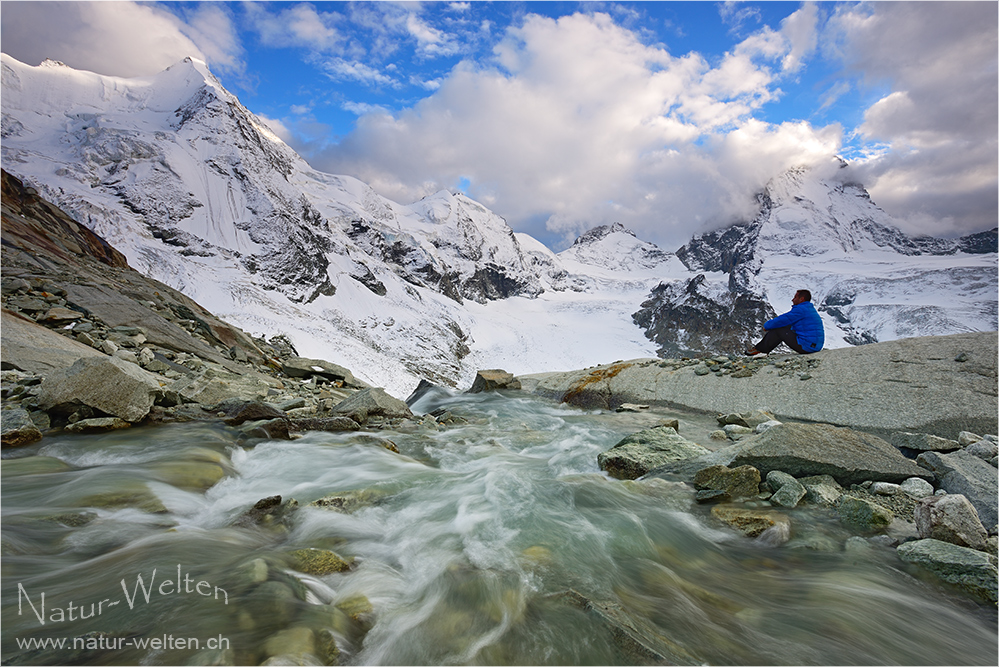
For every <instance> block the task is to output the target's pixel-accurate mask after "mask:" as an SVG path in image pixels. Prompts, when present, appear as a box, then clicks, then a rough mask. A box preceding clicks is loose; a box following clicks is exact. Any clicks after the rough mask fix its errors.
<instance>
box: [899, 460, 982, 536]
mask: <svg viewBox="0 0 999 667" xmlns="http://www.w3.org/2000/svg"><path fill="white" fill-rule="evenodd" d="M916 461H917V462H918V463H919V465H921V466H923V467H925V468H926V469H927V470H931V471H932V472H933V473H934V474H935V475H936V478H937V487H938V488H941V489H943V490H944V491H946V492H947V493H960V494H961V495H963V496H965V497H966V498H967V499H968V500H970V501H971V504H972V505H974V506H975V509H976V510H977V511H978V516H979V518H980V519H981V520H982V523H983V524H984V525H986V526H994V525H996V522H997V521H999V500H997V496H996V487H997V485H999V471H997V470H996V468H995V467H994V466H993V465H991V464H990V463H988V462H986V461H983V460H982V459H980V458H978V457H977V456H975V455H974V454H969V453H968V452H966V451H957V452H951V453H950V454H941V453H939V452H923V453H922V454H920V455H919V457H918V458H917V459H916Z"/></svg>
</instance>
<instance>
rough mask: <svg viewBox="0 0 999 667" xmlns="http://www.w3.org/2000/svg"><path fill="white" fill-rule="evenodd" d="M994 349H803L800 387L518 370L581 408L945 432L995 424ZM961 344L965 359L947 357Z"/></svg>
mask: <svg viewBox="0 0 999 667" xmlns="http://www.w3.org/2000/svg"><path fill="white" fill-rule="evenodd" d="M997 347H999V336H997V335H996V332H994V331H992V332H979V333H963V334H954V335H951V336H927V337H922V338H903V339H899V340H894V341H886V342H883V343H874V344H871V345H858V346H855V347H847V348H839V349H829V350H822V351H821V352H817V353H815V354H813V355H808V357H809V361H817V362H821V365H820V366H818V367H817V368H815V369H811V370H810V371H809V372H810V373H811V374H812V375H813V376H814V377H813V379H812V380H809V382H808V384H807V385H802V383H800V382H790V381H789V380H788V378H787V377H783V376H781V374H780V373H781V370H783V369H778V368H776V367H774V366H771V365H767V366H762V367H760V368H759V369H758V370H757V372H755V373H754V374H753V376H752V377H749V378H741V379H739V380H731V379H730V377H719V378H717V379H716V380H714V381H705V380H704V378H696V377H694V376H693V370H687V368H689V367H687V368H684V369H681V370H679V371H677V370H675V369H673V368H671V367H670V366H669V365H666V366H665V367H664V366H660V365H659V363H658V362H659V360H644V359H639V360H632V361H629V362H625V363H621V364H608V365H604V366H598V367H597V369H596V371H594V369H588V370H577V371H570V372H552V373H538V374H534V375H529V376H524V377H525V378H530V379H531V380H532V387H533V389H532V391H533V392H534V393H535V394H539V395H542V396H546V397H549V398H552V399H554V400H557V401H563V400H564V401H566V402H570V403H572V404H573V405H581V406H586V407H604V408H609V407H612V406H611V405H610V403H611V402H615V404H617V403H624V402H628V403H648V404H649V405H653V406H663V407H670V406H672V407H681V408H682V407H687V408H691V409H695V410H700V411H712V412H715V413H724V414H728V413H732V412H743V411H747V410H755V409H757V408H758V407H759V406H760V405H767V406H779V410H777V411H776V415H775V416H776V417H777V418H778V419H781V420H783V421H790V420H799V421H810V422H824V423H829V424H836V425H839V426H848V427H851V428H855V429H863V430H869V431H875V432H877V433H890V432H893V431H902V430H905V431H919V432H923V433H931V434H934V435H940V436H949V435H951V434H954V433H957V432H959V431H960V430H968V431H975V432H978V433H996V432H997V431H999V417H997V416H999V400H997V397H996V379H997V371H996V367H997V359H999V350H997ZM962 351H964V352H968V353H969V358H968V360H967V361H966V362H964V363H961V364H956V363H954V361H953V359H954V357H955V356H956V355H957V354H958V353H959V352H962ZM647 362H652V363H647ZM702 367H703V366H702ZM611 369H614V370H615V371H616V372H613V373H611V372H610V371H611ZM704 372H706V373H707V372H708V371H707V369H706V368H705V370H704ZM803 386H807V389H803V388H802V387H803Z"/></svg>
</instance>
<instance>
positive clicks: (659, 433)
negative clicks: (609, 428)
mask: <svg viewBox="0 0 999 667" xmlns="http://www.w3.org/2000/svg"><path fill="white" fill-rule="evenodd" d="M708 453H710V451H709V450H708V449H706V448H704V447H701V446H700V445H698V444H697V443H696V442H691V441H690V440H687V439H686V438H683V437H681V436H680V435H678V434H677V432H676V430H674V429H673V428H671V427H669V426H656V427H654V428H648V429H645V430H643V431H639V432H637V433H633V434H631V435H629V436H628V437H626V438H624V439H622V440H621V441H620V442H618V443H617V444H616V445H614V447H612V448H611V449H609V450H607V451H606V452H601V453H600V454H598V455H597V465H599V466H600V469H601V470H605V471H607V473H608V474H609V475H610V476H611V477H616V478H618V479H636V478H638V477H641V476H642V475H644V474H646V473H647V472H649V471H650V470H653V469H655V468H659V467H661V466H664V465H666V464H667V463H671V462H675V461H680V460H684V459H690V458H694V457H697V456H701V455H703V454H708Z"/></svg>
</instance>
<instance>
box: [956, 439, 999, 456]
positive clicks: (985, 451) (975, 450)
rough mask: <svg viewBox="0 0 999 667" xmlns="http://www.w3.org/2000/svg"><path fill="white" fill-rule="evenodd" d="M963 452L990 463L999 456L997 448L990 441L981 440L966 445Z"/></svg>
mask: <svg viewBox="0 0 999 667" xmlns="http://www.w3.org/2000/svg"><path fill="white" fill-rule="evenodd" d="M964 451H966V452H967V453H969V454H972V455H974V456H977V457H978V458H980V459H982V460H983V461H991V460H992V459H994V458H995V457H996V455H999V446H997V445H996V443H994V442H992V441H991V440H984V439H983V440H979V441H978V442H974V443H972V444H970V445H968V446H967V447H965V448H964Z"/></svg>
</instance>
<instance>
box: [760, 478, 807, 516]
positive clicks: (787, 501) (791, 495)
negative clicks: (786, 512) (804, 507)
mask: <svg viewBox="0 0 999 667" xmlns="http://www.w3.org/2000/svg"><path fill="white" fill-rule="evenodd" d="M767 484H769V485H770V488H771V489H774V494H773V495H772V496H770V502H771V504H774V505H780V506H781V507H797V505H798V502H799V501H801V499H802V498H804V497H805V493H806V491H805V487H804V486H803V485H802V484H801V482H799V481H798V480H796V479H795V478H794V477H792V476H791V475H788V474H787V473H786V472H781V471H780V470H771V471H770V472H769V473H767Z"/></svg>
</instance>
